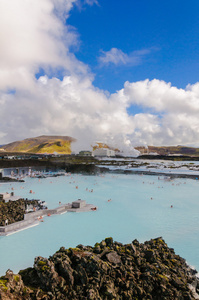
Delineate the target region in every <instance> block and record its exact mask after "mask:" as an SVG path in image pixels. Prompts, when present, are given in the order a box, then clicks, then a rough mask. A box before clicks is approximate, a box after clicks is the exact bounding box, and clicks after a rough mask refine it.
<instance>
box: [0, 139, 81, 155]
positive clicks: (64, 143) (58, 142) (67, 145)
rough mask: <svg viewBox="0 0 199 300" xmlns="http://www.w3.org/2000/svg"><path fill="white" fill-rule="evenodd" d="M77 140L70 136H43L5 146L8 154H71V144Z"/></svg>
mask: <svg viewBox="0 0 199 300" xmlns="http://www.w3.org/2000/svg"><path fill="white" fill-rule="evenodd" d="M75 141H76V140H75V139H74V138H72V137H69V136H48V135H41V136H38V137H34V138H28V139H25V140H22V141H17V142H13V143H9V144H7V145H4V146H3V149H4V150H5V151H7V152H26V153H48V154H52V153H54V152H56V153H58V154H71V143H72V142H75Z"/></svg>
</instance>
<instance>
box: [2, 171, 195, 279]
mask: <svg viewBox="0 0 199 300" xmlns="http://www.w3.org/2000/svg"><path fill="white" fill-rule="evenodd" d="M25 180H26V182H25V183H12V184H7V183H6V184H0V192H11V191H12V190H11V189H12V188H14V192H15V195H20V196H22V197H25V198H29V199H32V197H34V198H35V199H41V200H45V201H46V202H47V206H48V207H49V208H54V207H57V206H58V204H59V201H61V202H62V203H68V202H72V201H74V200H77V199H78V198H81V199H84V200H86V201H87V203H92V204H94V205H96V206H97V207H98V210H97V211H91V212H82V213H69V212H67V213H65V214H62V215H54V216H51V217H45V218H44V222H43V223H40V224H39V225H38V226H36V227H32V228H29V229H27V230H23V231H20V232H18V233H16V234H13V235H9V236H5V237H0V275H3V274H4V273H5V271H6V270H7V269H8V268H10V269H12V270H13V271H14V272H18V271H19V270H20V269H24V268H26V267H30V266H32V265H33V263H34V258H35V257H36V256H39V255H40V256H44V257H49V256H50V255H52V254H54V252H55V251H57V250H58V249H59V248H60V247H61V246H64V247H66V248H69V247H75V246H76V245H78V244H80V243H81V244H84V245H91V246H93V245H94V244H95V243H96V242H100V241H101V240H102V239H104V238H105V237H109V236H112V237H113V239H114V240H116V241H119V242H122V243H129V242H131V241H132V240H134V239H138V240H139V241H140V242H144V241H145V240H150V239H151V238H156V237H159V236H162V237H163V238H164V240H165V241H166V243H167V244H168V246H169V247H172V248H174V249H175V252H176V253H177V254H179V255H181V256H182V257H184V258H185V259H186V260H187V262H188V263H189V264H190V265H192V266H194V267H195V268H196V269H197V270H199V251H198V250H199V238H198V237H199V197H198V190H199V181H197V180H192V179H175V180H173V181H169V182H168V181H165V180H164V179H163V177H162V178H161V180H158V177H157V176H147V175H143V176H140V175H123V174H120V175H114V176H113V175H111V174H106V175H105V176H83V175H73V176H72V177H71V176H61V177H55V178H44V179H40V180H38V179H36V178H26V179H25ZM76 186H78V189H76ZM30 189H31V190H32V191H33V192H34V194H30V193H29V191H30ZM87 189H88V190H87ZM91 189H93V192H89V190H91ZM151 198H152V199H151ZM108 199H111V200H112V201H108ZM171 205H172V206H173V208H171Z"/></svg>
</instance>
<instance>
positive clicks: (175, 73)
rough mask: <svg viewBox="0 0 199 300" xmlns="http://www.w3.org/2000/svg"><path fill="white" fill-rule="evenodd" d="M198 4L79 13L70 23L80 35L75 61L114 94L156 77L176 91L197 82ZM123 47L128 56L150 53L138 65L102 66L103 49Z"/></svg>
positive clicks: (109, 6) (108, 6) (126, 4)
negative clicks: (84, 65) (126, 84)
mask: <svg viewBox="0 0 199 300" xmlns="http://www.w3.org/2000/svg"><path fill="white" fill-rule="evenodd" d="M198 12H199V2H198V1H197V0H194V1H193V0H192V1H177V0H173V1H170V0H168V1H158V0H157V1H146V0H145V1H132V0H131V1H130V0H126V1H113V0H108V1H107V0H106V1H105V0H100V1H99V5H93V6H91V7H87V8H84V9H82V10H79V8H78V7H74V9H73V10H72V11H71V15H70V18H69V19H68V23H69V24H71V25H72V26H74V27H75V28H76V29H77V31H78V33H79V35H80V40H81V42H80V47H79V49H78V51H77V52H76V53H75V54H76V56H77V58H78V59H79V60H81V61H83V62H85V63H86V64H88V65H89V67H90V68H91V70H92V72H94V74H95V81H94V84H95V85H96V86H97V87H99V88H101V89H106V90H108V91H110V92H115V91H116V90H119V89H121V88H122V87H123V85H124V82H125V81H126V80H128V81H138V80H144V79H146V78H149V79H150V80H152V79H154V78H157V79H160V80H164V81H166V82H171V83H172V85H174V86H177V87H178V88H185V87H186V85H187V84H188V83H195V82H197V80H198V69H199V38H198V37H199V18H198ZM111 48H117V49H121V50H122V51H123V52H124V53H126V54H127V55H130V54H131V53H132V52H134V51H141V50H148V51H149V53H148V54H146V55H143V56H142V57H141V61H140V62H138V64H137V65H133V66H131V65H129V64H126V65H122V64H121V65H119V66H117V65H114V64H113V63H110V64H108V65H104V66H100V65H99V60H98V58H99V56H100V50H103V51H109V50H110V49H111Z"/></svg>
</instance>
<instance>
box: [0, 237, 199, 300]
mask: <svg viewBox="0 0 199 300" xmlns="http://www.w3.org/2000/svg"><path fill="white" fill-rule="evenodd" d="M195 274H196V271H195V270H193V269H191V268H190V267H188V266H187V264H186V262H185V260H184V259H183V258H181V257H180V256H178V255H176V254H175V253H174V250H173V249H171V248H168V246H167V244H166V243H165V242H164V240H163V239H162V238H157V239H152V240H150V241H148V242H145V243H143V244H141V243H139V242H138V241H137V240H134V241H133V242H132V243H130V244H127V245H123V244H121V243H118V242H113V239H112V238H106V239H105V240H103V241H102V242H101V243H96V244H95V246H94V247H90V246H83V245H78V246H77V247H76V248H69V249H65V248H64V247H61V248H60V250H59V251H57V252H56V253H55V254H54V255H53V256H51V257H50V258H49V259H47V258H42V257H37V258H35V262H34V266H33V268H28V269H26V270H23V271H20V272H19V274H18V275H14V274H13V273H12V271H10V270H8V271H7V273H6V275H5V276H3V277H1V278H0V299H19V300H22V299H37V300H39V299H40V300H41V299H43V300H44V299H45V300H48V299H51V300H62V299H69V300H72V299H76V300H78V299H82V300H83V299H84V300H86V299H87V300H95V299H96V300H97V299H98V300H109V299H117V300H123V299H124V300H126V299H129V300H130V299H146V300H149V299H153V300H164V299H165V300H169V299H172V300H173V299H182V300H183V299H184V300H191V299H199V294H198V292H199V281H198V279H197V277H196V275H195Z"/></svg>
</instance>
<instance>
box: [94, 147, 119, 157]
mask: <svg viewBox="0 0 199 300" xmlns="http://www.w3.org/2000/svg"><path fill="white" fill-rule="evenodd" d="M93 156H99V157H114V156H115V151H114V150H111V149H108V148H98V149H96V150H94V151H93Z"/></svg>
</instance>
